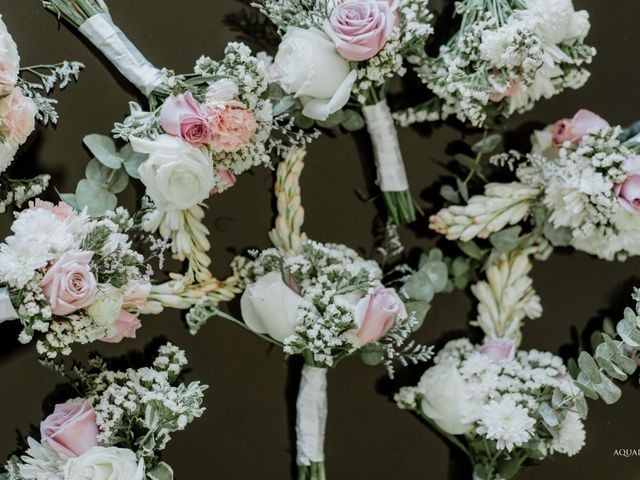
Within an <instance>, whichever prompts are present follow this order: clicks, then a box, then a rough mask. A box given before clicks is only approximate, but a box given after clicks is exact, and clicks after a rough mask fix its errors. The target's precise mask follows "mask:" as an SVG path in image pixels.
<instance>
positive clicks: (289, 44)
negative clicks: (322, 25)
mask: <svg viewBox="0 0 640 480" xmlns="http://www.w3.org/2000/svg"><path fill="white" fill-rule="evenodd" d="M273 69H274V72H275V75H276V77H277V80H278V81H279V83H280V86H281V87H282V89H283V90H284V91H285V92H287V93H290V94H295V96H296V97H299V98H300V101H302V103H303V105H304V109H303V110H302V113H303V114H304V115H306V116H307V117H309V118H313V119H315V120H326V118H327V117H328V116H329V115H331V114H332V113H334V112H337V111H338V110H340V109H341V108H342V107H344V106H345V105H346V103H347V102H348V101H349V97H350V96H351V90H352V88H353V84H354V82H355V81H356V78H357V73H356V71H355V70H351V71H350V69H349V62H348V61H347V60H345V59H344V58H342V57H341V56H340V55H339V54H338V52H337V51H336V47H335V45H334V44H333V42H332V41H331V40H330V39H329V37H327V35H325V34H324V32H322V31H320V30H317V29H309V30H304V29H302V28H297V27H290V28H289V29H288V30H287V33H286V34H285V36H284V37H282V42H280V46H279V48H278V53H277V54H276V56H275V58H274V62H273Z"/></svg>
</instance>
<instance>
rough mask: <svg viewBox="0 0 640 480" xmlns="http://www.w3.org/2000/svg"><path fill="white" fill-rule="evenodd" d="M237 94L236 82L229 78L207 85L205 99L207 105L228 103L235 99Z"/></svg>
mask: <svg viewBox="0 0 640 480" xmlns="http://www.w3.org/2000/svg"><path fill="white" fill-rule="evenodd" d="M239 93H240V91H239V89H238V84H237V83H236V82H234V81H233V80H231V79H230V78H223V79H221V80H218V81H216V82H213V83H212V84H210V85H209V88H207V93H206V94H205V98H206V100H207V103H215V102H230V101H231V100H234V99H235V98H237V97H238V94H239Z"/></svg>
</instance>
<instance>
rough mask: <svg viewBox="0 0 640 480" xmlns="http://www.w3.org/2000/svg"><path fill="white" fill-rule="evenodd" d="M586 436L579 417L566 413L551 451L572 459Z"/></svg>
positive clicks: (572, 413)
mask: <svg viewBox="0 0 640 480" xmlns="http://www.w3.org/2000/svg"><path fill="white" fill-rule="evenodd" d="M586 436H587V435H586V433H585V431H584V425H583V423H582V419H581V418H580V415H578V414H577V413H575V412H568V413H567V416H566V417H564V420H563V421H562V423H561V424H560V429H559V430H558V434H557V435H556V436H555V437H554V438H553V441H552V443H551V449H552V450H553V451H556V452H560V453H564V454H565V455H568V456H570V457H572V456H574V455H576V454H577V453H578V452H579V451H580V450H582V447H584V445H585V439H586Z"/></svg>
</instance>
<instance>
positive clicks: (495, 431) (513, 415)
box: [478, 396, 536, 452]
mask: <svg viewBox="0 0 640 480" xmlns="http://www.w3.org/2000/svg"><path fill="white" fill-rule="evenodd" d="M478 423H479V427H478V433H480V434H481V435H485V436H486V437H487V438H489V439H492V440H495V441H496V443H497V448H498V450H503V449H506V450H507V451H509V452H510V451H511V450H513V449H514V448H515V447H519V446H522V445H524V444H525V443H527V442H528V441H529V439H531V437H532V436H533V433H534V427H535V424H536V421H535V419H533V418H531V417H530V416H529V412H528V411H527V409H526V408H524V407H522V406H520V405H517V404H516V402H515V401H514V400H513V399H512V398H511V397H508V396H505V397H502V398H501V399H500V400H497V401H496V400H492V401H491V402H489V404H488V405H486V406H485V407H483V408H482V412H481V414H480V419H479V422H478Z"/></svg>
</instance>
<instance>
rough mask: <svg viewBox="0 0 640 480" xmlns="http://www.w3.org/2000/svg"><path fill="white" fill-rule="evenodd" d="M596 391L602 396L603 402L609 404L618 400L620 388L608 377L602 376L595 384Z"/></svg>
mask: <svg viewBox="0 0 640 480" xmlns="http://www.w3.org/2000/svg"><path fill="white" fill-rule="evenodd" d="M595 387H596V392H598V395H600V396H601V397H602V400H604V402H605V403H607V404H608V405H611V404H613V403H616V402H617V401H618V400H620V397H621V396H622V390H620V388H619V387H618V386H617V385H616V384H615V383H613V382H612V381H611V380H610V379H609V377H605V376H604V375H603V376H602V382H600V383H598V384H596V386H595Z"/></svg>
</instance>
